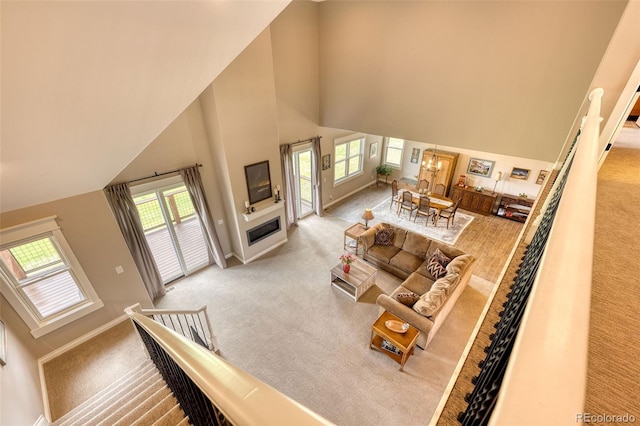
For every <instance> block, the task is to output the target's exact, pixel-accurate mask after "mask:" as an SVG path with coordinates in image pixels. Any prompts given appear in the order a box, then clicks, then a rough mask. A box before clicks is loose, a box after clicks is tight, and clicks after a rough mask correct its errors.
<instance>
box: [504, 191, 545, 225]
mask: <svg viewBox="0 0 640 426" xmlns="http://www.w3.org/2000/svg"><path fill="white" fill-rule="evenodd" d="M535 201H536V200H532V199H530V198H523V197H518V196H517V195H509V194H502V196H501V197H500V203H499V205H498V212H497V213H496V214H497V215H498V216H500V217H505V218H507V219H511V220H515V221H518V222H525V221H526V220H527V218H528V217H529V213H530V212H531V207H532V206H533V203H534V202H535Z"/></svg>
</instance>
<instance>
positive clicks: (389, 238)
mask: <svg viewBox="0 0 640 426" xmlns="http://www.w3.org/2000/svg"><path fill="white" fill-rule="evenodd" d="M374 244H377V245H379V246H392V245H393V228H384V229H381V230H379V231H378V232H376V238H375V241H374Z"/></svg>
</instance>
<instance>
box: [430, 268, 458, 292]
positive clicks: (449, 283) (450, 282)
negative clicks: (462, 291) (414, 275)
mask: <svg viewBox="0 0 640 426" xmlns="http://www.w3.org/2000/svg"><path fill="white" fill-rule="evenodd" d="M459 282H460V274H458V273H455V274H447V275H445V276H444V277H442V278H440V279H438V280H436V282H434V283H433V285H432V286H431V290H433V289H438V290H443V291H444V293H445V294H446V295H447V296H449V295H450V294H451V293H452V292H453V289H455V288H456V286H457V285H458V283H459Z"/></svg>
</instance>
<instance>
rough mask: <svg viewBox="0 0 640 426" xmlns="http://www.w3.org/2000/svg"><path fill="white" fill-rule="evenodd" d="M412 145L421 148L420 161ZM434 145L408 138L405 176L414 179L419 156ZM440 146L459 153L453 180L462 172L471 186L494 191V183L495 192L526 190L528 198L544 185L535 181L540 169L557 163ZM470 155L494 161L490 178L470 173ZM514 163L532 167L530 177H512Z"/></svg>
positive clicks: (514, 193) (403, 164)
mask: <svg viewBox="0 0 640 426" xmlns="http://www.w3.org/2000/svg"><path fill="white" fill-rule="evenodd" d="M413 148H418V149H420V159H419V160H418V163H417V164H414V163H411V150H412V149H413ZM433 148H434V145H429V144H426V143H422V142H415V141H406V142H405V148H404V152H403V158H402V172H401V176H402V177H407V178H410V179H415V178H416V175H417V174H418V173H419V168H420V160H421V159H422V152H423V150H425V149H433ZM437 149H438V150H442V151H449V152H457V153H459V154H460V156H459V157H458V163H457V164H456V169H455V171H454V174H453V181H452V184H453V185H455V184H456V183H457V182H458V178H459V177H460V175H465V176H466V178H467V185H468V186H483V187H484V188H485V189H486V190H489V191H493V188H494V186H495V188H496V192H500V193H504V194H511V195H519V194H521V193H525V194H527V195H528V196H529V198H536V197H537V195H538V193H539V192H540V189H541V185H538V184H536V180H537V178H538V173H539V172H540V170H547V171H549V172H550V171H551V170H552V169H553V166H554V163H552V162H547V161H540V160H532V159H528V158H520V157H511V156H508V155H501V154H496V153H489V152H482V151H473V150H469V149H462V148H456V147H450V146H440V145H438V147H437ZM470 158H480V159H482V160H489V161H494V162H495V163H494V165H493V170H492V172H491V178H485V177H482V176H476V175H472V174H469V173H467V167H468V165H469V159H470ZM514 167H518V168H521V169H529V170H530V173H529V178H528V179H527V180H521V179H514V178H511V177H509V175H510V174H511V171H512V170H513V168H514ZM499 171H501V172H502V181H501V182H498V184H497V185H495V183H496V182H495V180H493V177H494V176H495V174H496V172H499Z"/></svg>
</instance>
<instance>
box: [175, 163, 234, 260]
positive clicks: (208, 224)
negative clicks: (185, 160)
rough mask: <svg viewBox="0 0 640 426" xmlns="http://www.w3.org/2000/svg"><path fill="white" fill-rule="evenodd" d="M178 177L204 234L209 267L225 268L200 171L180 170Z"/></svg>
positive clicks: (192, 169)
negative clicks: (214, 264) (182, 183)
mask: <svg viewBox="0 0 640 426" xmlns="http://www.w3.org/2000/svg"><path fill="white" fill-rule="evenodd" d="M180 176H182V180H183V181H184V185H185V187H186V188H187V191H188V192H189V195H190V196H191V202H192V203H193V207H194V208H195V211H196V216H198V220H199V221H200V226H201V228H202V231H203V233H204V237H205V238H204V240H205V241H206V243H207V248H208V252H209V264H210V265H211V264H213V263H214V262H215V263H216V264H217V265H218V266H219V267H221V268H222V269H224V268H226V267H227V260H226V259H225V258H224V254H223V253H222V247H221V246H220V240H219V239H218V234H217V232H216V230H215V227H214V226H213V220H212V219H211V211H210V210H209V205H208V204H207V199H206V198H205V196H204V187H203V186H202V178H201V177H200V170H198V166H194V167H189V168H186V169H182V170H180Z"/></svg>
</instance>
